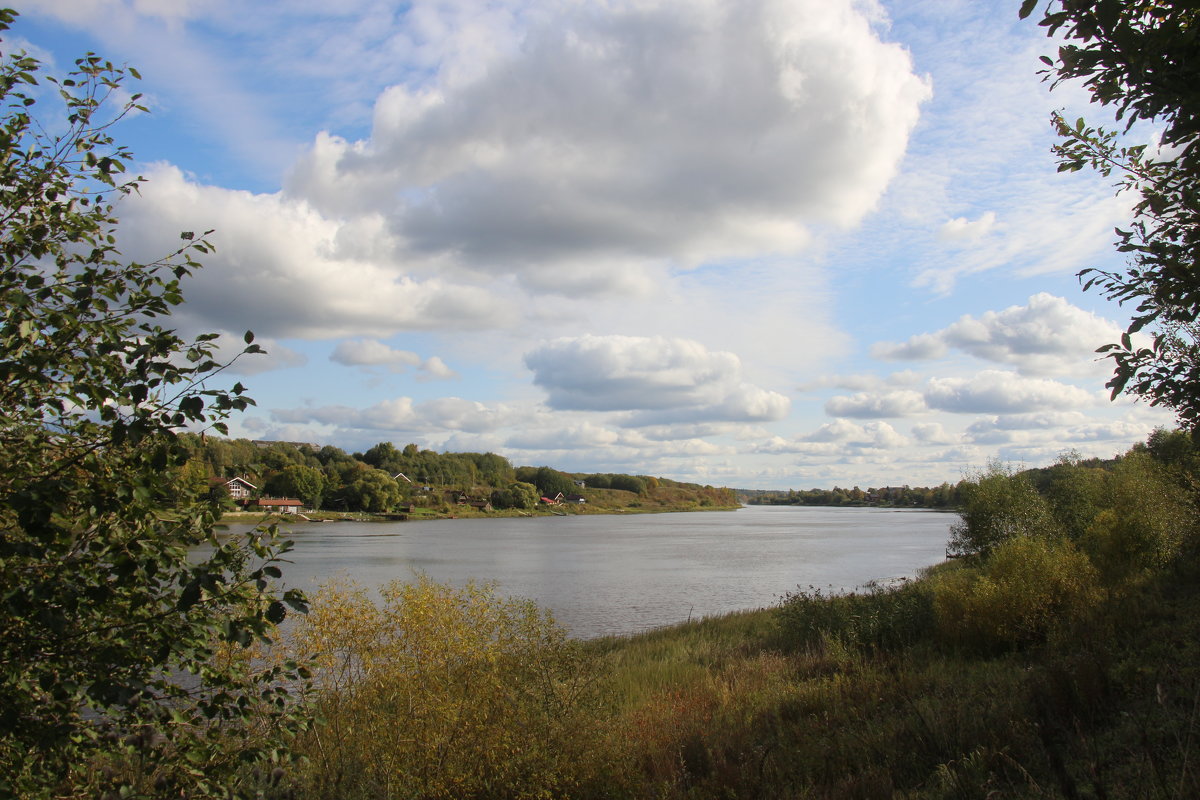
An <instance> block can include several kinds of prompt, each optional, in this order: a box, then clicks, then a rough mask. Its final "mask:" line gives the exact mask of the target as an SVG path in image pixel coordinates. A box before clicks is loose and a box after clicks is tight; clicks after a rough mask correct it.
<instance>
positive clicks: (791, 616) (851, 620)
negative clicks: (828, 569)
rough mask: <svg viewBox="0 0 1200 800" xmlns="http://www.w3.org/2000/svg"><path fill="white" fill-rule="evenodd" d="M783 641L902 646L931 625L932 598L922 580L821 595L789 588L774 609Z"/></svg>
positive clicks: (812, 643)
mask: <svg viewBox="0 0 1200 800" xmlns="http://www.w3.org/2000/svg"><path fill="white" fill-rule="evenodd" d="M777 619H778V624H779V632H780V635H781V637H782V638H783V640H784V641H785V643H787V644H790V645H793V646H795V645H798V646H800V647H812V646H815V645H818V644H820V643H822V642H825V641H829V640H831V639H836V640H838V641H840V642H841V643H842V644H845V645H851V646H855V647H874V648H878V649H884V650H890V649H897V648H901V647H905V646H907V645H910V644H913V643H915V642H917V641H918V640H920V639H921V638H923V637H924V636H925V635H926V634H927V633H928V632H929V631H931V630H932V629H933V603H932V597H931V595H930V593H929V591H928V589H927V587H926V586H925V585H924V584H923V583H921V582H910V581H902V582H901V583H899V584H898V585H895V586H890V587H883V586H878V585H871V586H870V587H868V591H867V592H860V593H854V594H843V595H823V594H822V593H821V590H820V589H812V588H811V587H810V588H809V591H798V592H794V593H792V592H789V593H788V594H787V596H786V597H785V598H784V600H783V602H782V603H781V604H780V608H779V611H778V617H777Z"/></svg>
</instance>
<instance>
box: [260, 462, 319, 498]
mask: <svg viewBox="0 0 1200 800" xmlns="http://www.w3.org/2000/svg"><path fill="white" fill-rule="evenodd" d="M265 488H266V490H267V491H268V492H270V493H271V494H274V495H279V496H282V497H296V498H299V499H300V500H303V501H304V504H305V505H306V506H308V507H309V508H320V507H321V498H322V497H324V495H325V476H324V474H322V472H321V470H319V469H317V468H315V467H306V466H304V465H303V464H292V465H291V466H289V467H284V468H283V470H281V471H280V472H277V473H275V474H274V475H272V476H271V477H270V478H268V479H267V484H266V487H265Z"/></svg>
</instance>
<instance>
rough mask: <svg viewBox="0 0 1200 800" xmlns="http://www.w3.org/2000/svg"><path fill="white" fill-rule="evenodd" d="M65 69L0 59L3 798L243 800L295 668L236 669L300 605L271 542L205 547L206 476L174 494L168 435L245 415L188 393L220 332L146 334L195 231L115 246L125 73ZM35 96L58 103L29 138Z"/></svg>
mask: <svg viewBox="0 0 1200 800" xmlns="http://www.w3.org/2000/svg"><path fill="white" fill-rule="evenodd" d="M14 17H15V14H14V13H13V12H12V11H8V10H0V30H6V29H7V28H8V25H9V23H11V22H12V20H13V18H14ZM76 64H77V69H76V70H75V71H74V72H72V73H70V74H69V75H68V76H66V77H64V78H63V79H61V80H57V79H54V78H43V77H41V76H39V75H38V71H39V68H40V67H39V64H38V63H37V61H36V60H34V59H33V58H30V57H28V56H26V55H25V54H24V53H17V54H15V55H9V56H7V57H6V58H4V59H2V60H0V104H2V105H3V107H4V111H3V119H0V141H3V147H0V314H2V316H0V409H3V413H2V414H0V442H3V446H0V587H3V588H2V590H0V797H21V798H30V799H32V798H46V797H55V798H58V797H116V796H120V797H149V796H155V797H167V796H173V797H191V798H201V797H222V798H227V797H231V796H245V795H248V794H252V793H253V787H248V786H247V785H246V783H247V781H248V780H250V779H249V778H248V775H249V773H250V772H251V770H252V769H253V768H255V766H256V765H257V766H258V767H262V766H264V765H266V764H270V765H272V766H274V767H276V768H280V769H281V768H282V767H280V764H286V763H287V761H288V758H289V756H288V753H287V747H286V745H287V743H288V739H289V736H290V735H291V734H292V733H294V732H295V731H296V730H297V729H298V728H300V727H302V726H303V725H304V722H305V721H304V719H303V718H302V717H301V716H299V715H297V714H295V713H294V712H295V707H294V704H292V703H291V700H290V698H289V697H288V696H287V693H286V692H285V691H284V689H283V688H282V686H283V683H284V682H285V681H287V680H290V679H298V678H300V677H301V672H302V671H301V670H299V669H298V668H297V667H296V665H294V664H286V665H285V664H280V665H279V666H278V667H273V666H266V665H262V664H258V663H254V662H251V661H250V660H249V659H247V658H238V657H236V655H238V654H242V655H245V653H246V652H247V650H248V648H250V647H251V646H252V645H253V643H254V642H256V641H258V640H261V639H264V638H267V637H269V636H270V635H271V633H272V631H273V630H274V628H275V625H276V624H277V623H279V622H281V621H282V620H283V618H284V616H285V615H286V613H287V607H288V606H290V607H291V608H293V609H300V610H302V609H303V608H304V598H303V595H302V594H300V593H299V592H296V591H294V590H288V591H286V592H280V591H279V590H278V589H277V587H276V586H275V585H274V580H273V579H275V578H278V577H279V576H280V571H279V567H278V566H277V564H276V562H278V561H280V560H281V559H282V556H283V555H284V553H286V551H287V545H286V543H284V542H283V541H282V540H280V539H279V538H278V536H277V534H276V532H275V531H274V530H273V529H271V530H260V531H256V532H254V533H251V534H249V535H248V536H246V537H238V536H230V537H222V538H218V537H217V536H216V533H215V526H216V518H217V514H218V513H219V509H218V508H217V506H216V504H214V503H211V502H210V501H209V499H208V498H207V496H206V487H205V486H204V484H203V482H198V481H195V480H180V479H179V476H180V475H181V468H182V467H183V464H184V462H185V460H186V458H187V455H188V448H187V447H185V446H184V445H183V444H182V443H181V441H180V436H179V434H180V432H181V431H183V430H184V429H186V428H193V429H196V430H212V431H216V432H218V433H225V432H226V429H225V426H224V423H223V422H222V420H223V419H224V418H225V417H226V416H228V415H229V414H230V413H232V412H234V411H238V410H241V409H243V408H245V407H246V406H247V405H248V404H249V403H250V402H251V401H250V400H249V399H248V398H246V397H245V396H243V394H242V393H243V391H244V389H243V387H242V386H241V385H240V384H235V385H234V386H233V387H232V388H231V389H229V390H222V389H219V388H213V387H210V386H207V385H206V383H211V382H213V381H215V380H216V379H215V375H216V373H218V372H219V371H220V369H221V365H220V364H218V363H217V362H216V361H215V360H214V353H215V350H216V345H215V340H216V338H217V336H216V334H202V335H200V336H198V337H197V338H195V339H192V340H186V339H184V338H182V337H181V336H179V335H177V334H176V332H175V331H174V330H171V329H169V328H167V327H164V320H166V319H167V318H169V316H170V314H171V312H172V310H173V309H174V307H176V306H178V305H179V304H181V303H182V302H183V295H182V289H181V287H180V281H181V280H182V279H183V278H185V277H186V276H187V275H189V274H190V273H191V271H192V270H193V269H196V268H198V267H199V264H197V263H196V262H195V261H194V260H193V258H192V255H193V254H195V253H205V252H207V249H208V245H207V244H206V243H205V242H204V240H203V238H202V237H201V238H198V239H197V238H194V237H193V236H192V235H191V234H190V233H188V234H184V237H183V238H184V240H185V244H184V246H183V247H182V248H181V249H180V250H179V251H177V252H176V253H175V254H173V255H171V256H168V257H167V258H166V259H164V260H162V261H158V262H153V263H142V264H139V263H132V264H131V263H126V262H124V261H123V260H122V259H121V258H120V254H119V253H118V252H117V251H116V247H115V244H114V243H115V241H116V230H115V228H116V224H117V220H116V215H115V209H114V205H113V203H114V201H115V200H117V199H118V198H120V197H121V196H122V195H124V194H126V193H129V192H132V191H135V190H136V189H137V185H138V180H137V179H134V180H130V181H128V182H125V179H124V178H123V177H122V173H123V171H124V169H125V167H124V165H123V164H124V162H126V161H128V160H129V159H130V158H131V155H130V153H129V152H128V151H127V150H126V149H124V148H122V147H120V146H119V145H117V144H115V143H114V141H113V139H112V137H111V135H110V133H109V130H110V126H111V125H113V124H115V123H116V122H117V121H118V120H120V119H121V118H122V117H123V116H125V115H126V114H128V113H132V112H134V111H135V110H140V107H139V106H137V105H136V103H137V98H138V95H136V94H134V95H131V96H129V99H128V101H127V102H126V103H125V104H124V105H120V106H118V107H117V108H112V107H110V106H106V98H107V99H111V98H115V97H122V96H123V95H124V88H123V86H122V82H123V81H124V79H125V77H126V71H125V70H122V69H119V68H116V67H113V66H112V65H111V64H109V63H107V62H105V61H104V60H103V59H101V58H99V57H98V56H94V55H88V56H87V57H85V58H83V59H80V60H79V61H77V62H76ZM128 73H129V74H131V75H133V76H134V77H136V73H135V72H134V71H133V70H129V71H128ZM39 80H45V81H47V82H48V83H51V84H53V88H49V89H48V90H44V91H43V90H34V89H28V87H30V86H36V85H37V84H38V82H39ZM39 97H46V98H54V99H55V100H61V101H62V103H63V107H62V108H61V109H58V111H57V113H55V112H52V113H51V115H50V116H49V118H46V119H43V120H42V121H40V122H39V121H38V120H36V119H35V118H34V117H33V111H34V109H35V106H36V104H37V102H38V99H39ZM118 180H120V181H121V182H120V183H118ZM252 338H253V337H252V336H250V335H249V334H247V336H246V342H247V344H249V343H250V342H251V340H252ZM257 350H258V348H257V346H255V345H250V346H249V347H248V348H247V351H257ZM192 477H197V476H195V475H193V476H192ZM222 652H224V653H228V654H231V655H233V656H235V657H231V658H218V657H217V656H218V654H219V653H222ZM259 667H261V669H260V668H259Z"/></svg>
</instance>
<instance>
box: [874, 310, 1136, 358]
mask: <svg viewBox="0 0 1200 800" xmlns="http://www.w3.org/2000/svg"><path fill="white" fill-rule="evenodd" d="M1120 335H1121V330H1120V328H1119V327H1118V326H1117V325H1116V324H1114V323H1113V322H1110V321H1109V320H1106V319H1104V318H1103V317H1100V316H1098V315H1096V314H1093V313H1092V312H1090V311H1084V310H1083V309H1081V308H1078V307H1077V306H1074V305H1072V304H1071V303H1069V302H1067V300H1065V299H1064V298H1062V297H1055V296H1054V295H1051V294H1048V293H1046V292H1039V293H1038V294H1035V295H1034V296H1032V297H1030V298H1029V302H1028V303H1027V304H1025V305H1023V306H1010V307H1009V308H1006V309H1004V310H1002V311H988V312H986V313H984V314H980V315H979V316H977V317H976V316H972V315H970V314H966V315H963V316H962V317H961V318H959V320H958V321H957V322H955V323H953V324H952V325H950V326H948V327H946V328H944V329H942V330H940V331H937V332H936V333H922V334H917V335H916V336H913V337H911V338H910V339H908V340H907V341H905V342H900V343H892V342H881V343H879V344H877V345H875V347H873V348H872V350H871V354H872V355H873V356H874V357H876V358H880V359H884V360H925V359H934V358H941V357H943V356H945V355H947V353H948V352H949V351H950V350H951V349H957V350H959V351H962V352H964V353H968V354H970V355H972V356H975V357H976V358H980V359H983V360H985V361H991V362H994V363H1000V364H1006V365H1011V366H1013V367H1015V368H1016V369H1017V371H1018V372H1020V373H1022V374H1025V375H1062V374H1081V373H1084V374H1086V373H1089V372H1090V373H1096V372H1097V371H1098V372H1100V373H1103V372H1104V371H1105V370H1107V369H1108V366H1107V365H1106V364H1100V365H1097V363H1096V361H1097V359H1096V354H1095V350H1096V348H1097V347H1099V346H1100V345H1102V344H1105V343H1107V342H1111V341H1116V340H1117V339H1118V338H1119V337H1120Z"/></svg>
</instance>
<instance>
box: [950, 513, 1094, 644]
mask: <svg viewBox="0 0 1200 800" xmlns="http://www.w3.org/2000/svg"><path fill="white" fill-rule="evenodd" d="M1099 599H1100V584H1099V576H1098V574H1097V571H1096V569H1095V567H1093V566H1092V564H1091V562H1090V561H1089V560H1088V558H1087V556H1086V555H1084V554H1083V553H1081V552H1079V550H1078V549H1076V547H1075V546H1074V545H1073V544H1072V543H1071V542H1069V541H1067V540H1054V539H1045V538H1037V537H1033V536H1019V537H1017V538H1014V539H1009V540H1008V541H1006V542H1004V543H1003V544H1000V545H998V546H997V547H996V548H995V549H994V550H993V551H992V554H991V556H990V557H989V558H988V560H987V561H985V562H984V563H983V564H982V565H980V566H979V567H978V568H975V569H961V570H954V571H951V572H948V573H946V574H943V575H941V576H940V577H939V578H938V579H937V580H936V581H935V583H934V589H933V608H934V612H935V614H936V617H937V624H938V628H939V630H940V631H941V633H942V635H943V636H944V637H945V638H946V639H947V640H949V641H950V642H952V643H955V644H960V645H964V646H968V647H972V648H979V649H982V650H995V649H1003V648H1012V647H1019V646H1021V645H1026V644H1030V643H1033V642H1037V641H1041V640H1043V639H1044V638H1045V637H1046V634H1047V633H1049V631H1050V629H1051V628H1052V627H1053V626H1054V625H1055V624H1056V623H1057V622H1059V621H1063V620H1069V619H1074V618H1076V617H1078V616H1080V615H1082V614H1085V613H1086V612H1087V611H1088V610H1090V609H1091V608H1093V607H1094V606H1095V605H1096V604H1097V603H1098V602H1099Z"/></svg>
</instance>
